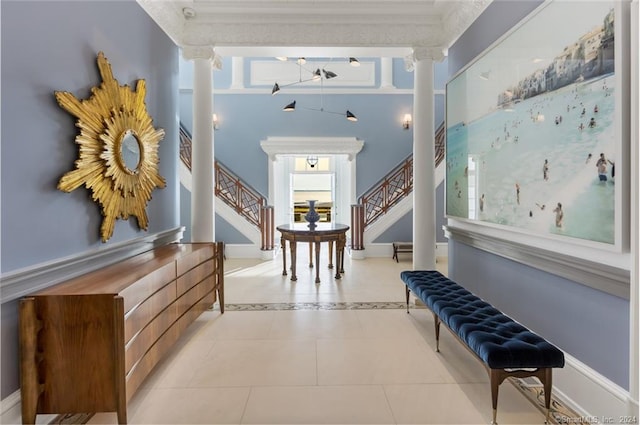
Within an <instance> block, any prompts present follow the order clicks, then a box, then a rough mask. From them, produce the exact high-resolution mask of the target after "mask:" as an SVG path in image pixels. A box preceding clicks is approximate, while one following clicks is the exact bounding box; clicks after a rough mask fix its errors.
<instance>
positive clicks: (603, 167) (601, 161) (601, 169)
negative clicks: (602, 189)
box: [596, 153, 607, 182]
mask: <svg viewBox="0 0 640 425" xmlns="http://www.w3.org/2000/svg"><path fill="white" fill-rule="evenodd" d="M596 167H598V179H600V181H601V182H606V181H607V159H606V158H605V157H604V154H603V153H601V154H600V158H598V162H596Z"/></svg>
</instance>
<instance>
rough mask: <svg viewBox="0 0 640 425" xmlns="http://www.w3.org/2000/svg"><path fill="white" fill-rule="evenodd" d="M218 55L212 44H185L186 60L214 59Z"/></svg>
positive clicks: (183, 50) (183, 51) (184, 53)
mask: <svg viewBox="0 0 640 425" xmlns="http://www.w3.org/2000/svg"><path fill="white" fill-rule="evenodd" d="M215 55H216V52H215V50H213V47H211V46H183V47H182V57H183V58H185V59H186V60H194V59H213V58H214V57H215Z"/></svg>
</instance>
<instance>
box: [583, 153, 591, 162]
mask: <svg viewBox="0 0 640 425" xmlns="http://www.w3.org/2000/svg"><path fill="white" fill-rule="evenodd" d="M592 156H593V155H591V154H589V155H587V160H586V161H585V162H584V163H585V164H588V163H589V161H591V158H592Z"/></svg>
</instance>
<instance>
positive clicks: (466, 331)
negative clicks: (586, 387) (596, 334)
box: [400, 270, 564, 369]
mask: <svg viewBox="0 0 640 425" xmlns="http://www.w3.org/2000/svg"><path fill="white" fill-rule="evenodd" d="M400 277H401V279H402V280H403V281H404V282H405V284H406V285H407V287H408V288H409V289H410V290H411V292H413V293H414V294H415V295H416V296H417V297H418V298H420V299H421V300H422V301H423V302H424V303H425V304H426V305H427V307H429V309H431V311H433V312H434V313H435V314H436V315H437V316H438V317H439V318H440V320H441V321H442V322H444V323H445V324H446V325H447V326H448V327H449V328H450V329H451V330H452V331H453V332H455V333H456V334H457V335H458V336H459V337H460V339H461V340H462V341H464V343H465V344H467V345H468V346H469V348H471V350H473V351H474V352H475V353H476V354H477V355H478V357H480V359H482V361H483V362H485V363H486V364H487V365H488V366H489V367H490V368H491V369H519V368H541V367H563V366H564V354H563V353H562V351H560V350H559V349H558V348H556V347H555V346H554V345H552V344H550V343H548V342H547V341H545V340H544V338H542V337H540V336H538V335H536V334H534V333H533V332H531V331H530V330H528V329H527V328H525V327H524V326H522V325H521V324H520V323H518V322H516V321H515V320H513V319H511V318H510V317H508V316H506V315H505V314H503V313H502V312H500V311H499V310H498V309H496V308H495V307H493V306H492V305H490V304H489V303H487V302H486V301H484V300H482V299H480V298H479V297H477V296H476V295H474V294H472V293H471V292H469V291H467V290H466V289H464V288H463V287H461V286H460V285H458V284H457V283H455V282H454V281H452V280H450V279H448V278H447V277H445V276H444V275H442V274H441V273H439V272H438V271H435V270H412V271H403V272H402V273H401V274H400Z"/></svg>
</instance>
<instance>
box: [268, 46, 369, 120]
mask: <svg viewBox="0 0 640 425" xmlns="http://www.w3.org/2000/svg"><path fill="white" fill-rule="evenodd" d="M277 59H279V60H281V61H288V60H289V58H285V57H279V58H277ZM296 63H297V65H298V69H299V77H298V81H294V82H292V83H287V84H282V85H281V84H278V82H277V81H276V83H275V84H274V85H273V88H272V89H271V95H272V96H275V95H276V94H277V93H279V92H280V90H281V89H282V88H284V87H289V86H293V85H296V84H302V83H306V82H309V81H320V107H318V108H309V107H305V106H300V107H299V109H305V110H307V111H316V112H324V113H327V114H334V115H342V116H344V117H346V119H347V120H349V121H352V122H355V121H358V118H357V117H356V116H355V115H354V114H353V113H352V112H351V111H349V110H347V111H346V112H336V111H329V110H327V109H325V108H324V82H325V80H330V79H332V78H336V77H337V76H338V74H336V73H335V72H333V71H330V70H327V69H325V67H322V68H316V69H315V70H312V69H308V68H306V67H305V66H304V65H305V64H306V63H307V60H306V58H303V57H300V58H297V59H296ZM349 64H350V65H351V66H360V62H358V60H357V59H356V58H349ZM282 110H283V111H285V112H293V111H295V110H296V101H295V100H294V101H293V102H291V103H289V104H288V105H286V106H285V107H284V108H282Z"/></svg>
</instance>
